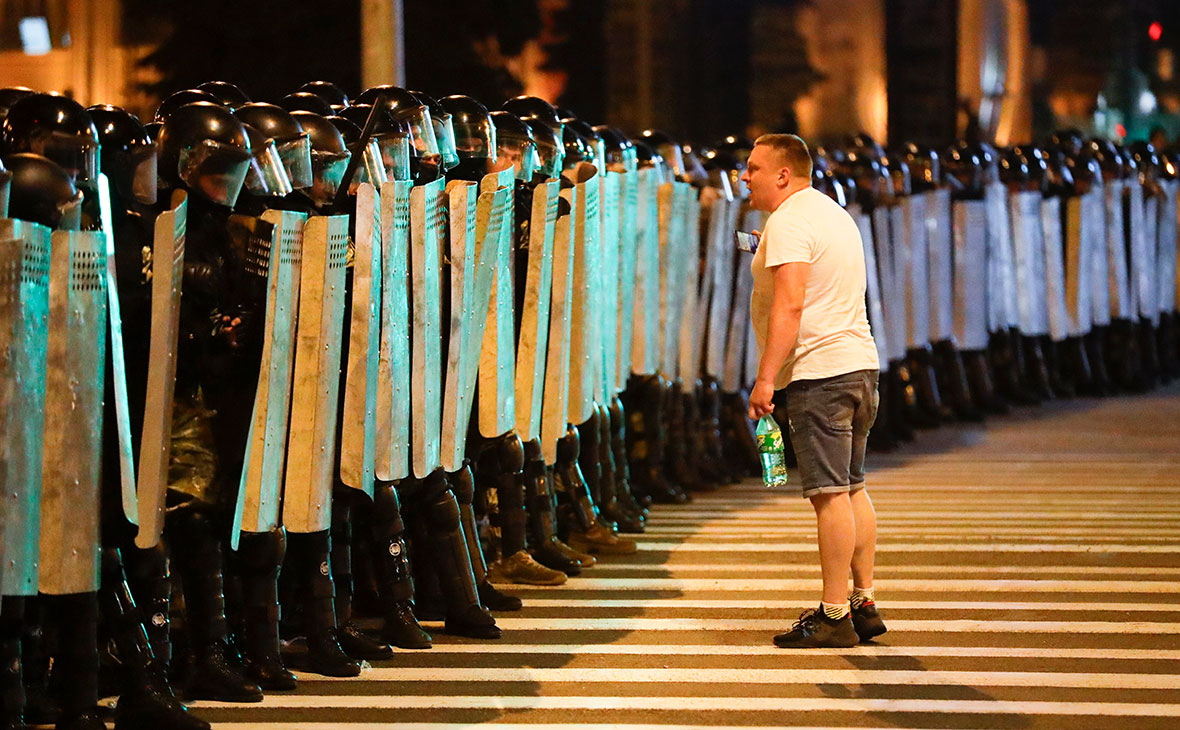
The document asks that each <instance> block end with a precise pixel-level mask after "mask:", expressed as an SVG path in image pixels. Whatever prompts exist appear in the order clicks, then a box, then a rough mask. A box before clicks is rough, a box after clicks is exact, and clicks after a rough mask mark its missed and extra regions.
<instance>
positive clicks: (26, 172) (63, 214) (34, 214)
mask: <svg viewBox="0 0 1180 730" xmlns="http://www.w3.org/2000/svg"><path fill="white" fill-rule="evenodd" d="M3 166H4V167H7V168H8V170H9V173H10V174H11V176H12V182H11V186H12V188H11V192H10V193H9V202H8V214H9V215H11V216H12V217H13V218H19V219H21V220H26V221H31V222H33V223H40V224H41V225H43V226H49V227H50V228H54V229H59V230H67V231H76V230H79V229H80V228H81V227H82V197H83V196H82V193H81V192H80V191H79V190H78V189H77V188H76V187H75V186H74V182H73V180H71V179H70V175H69V173H67V172H66V171H65V170H63V169H62V167H61V166H60V165H58V164H57V163H56V162H54V161H53V160H51V159H49V158H48V157H43V156H41V155H37V154H33V153H30V152H21V153H17V154H13V155H7V156H6V157H4V164H3Z"/></svg>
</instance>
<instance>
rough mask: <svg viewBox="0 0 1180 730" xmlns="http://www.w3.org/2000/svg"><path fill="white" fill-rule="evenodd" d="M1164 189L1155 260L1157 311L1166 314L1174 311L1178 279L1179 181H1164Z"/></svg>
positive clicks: (1179, 280)
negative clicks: (1157, 249)
mask: <svg viewBox="0 0 1180 730" xmlns="http://www.w3.org/2000/svg"><path fill="white" fill-rule="evenodd" d="M1160 184H1161V185H1162V186H1163V188H1164V197H1163V200H1161V201H1160V208H1159V228H1158V232H1159V254H1158V260H1157V267H1156V268H1157V272H1158V279H1157V281H1158V284H1157V288H1156V292H1157V294H1158V302H1157V304H1158V305H1159V311H1160V312H1161V313H1168V312H1174V311H1176V290H1177V286H1178V283H1180V279H1177V276H1176V249H1177V243H1178V242H1177V239H1178V238H1180V230H1178V223H1180V220H1178V219H1180V206H1178V205H1177V196H1178V195H1180V180H1164V181H1162V182H1161V183H1160Z"/></svg>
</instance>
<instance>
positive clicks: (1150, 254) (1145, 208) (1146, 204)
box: [1125, 178, 1159, 321]
mask: <svg viewBox="0 0 1180 730" xmlns="http://www.w3.org/2000/svg"><path fill="white" fill-rule="evenodd" d="M1125 200H1126V208H1127V210H1128V211H1129V215H1128V216H1127V240H1128V245H1127V251H1128V253H1129V260H1128V261H1127V267H1128V275H1129V284H1130V294H1131V300H1132V318H1133V319H1137V318H1139V317H1142V318H1144V319H1150V320H1152V321H1155V320H1158V319H1159V309H1158V308H1157V306H1156V293H1155V287H1156V278H1155V276H1156V275H1155V258H1156V239H1157V234H1156V228H1157V226H1158V223H1159V221H1158V215H1159V213H1158V203H1157V201H1156V198H1155V197H1153V196H1151V195H1147V194H1145V193H1144V190H1143V186H1142V185H1140V184H1139V180H1138V178H1132V179H1131V180H1128V181H1127V193H1126V198H1125Z"/></svg>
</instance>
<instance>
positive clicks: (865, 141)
mask: <svg viewBox="0 0 1180 730" xmlns="http://www.w3.org/2000/svg"><path fill="white" fill-rule="evenodd" d="M848 146H849V147H855V148H858V149H862V150H867V151H868V152H869V154H871V155H873V156H875V157H878V158H881V157H884V156H885V149H884V148H883V147H881V145H880V144H878V143H877V140H875V139H873V137H872V135H870V134H869V133H868V132H860V133H858V134H854V135H853V136H852V137H851V138H850V139H849V140H848Z"/></svg>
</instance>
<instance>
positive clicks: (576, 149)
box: [561, 124, 594, 170]
mask: <svg viewBox="0 0 1180 730" xmlns="http://www.w3.org/2000/svg"><path fill="white" fill-rule="evenodd" d="M561 142H562V145H563V146H564V148H565V160H564V163H563V167H564V169H566V170H568V169H570V168H572V167H574V166H576V165H577V164H578V163H579V162H587V163H589V164H591V165H593V164H594V147H593V146H591V144H590V140H588V139H586V138H585V137H583V136H582V133H581V132H579V131H578V130H576V129H574V128H573V126H571V125H569V124H567V125H565V129H564V130H563V131H562V135H561Z"/></svg>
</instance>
